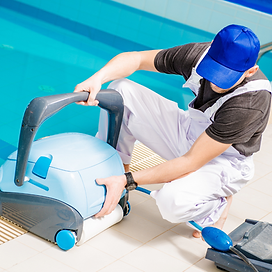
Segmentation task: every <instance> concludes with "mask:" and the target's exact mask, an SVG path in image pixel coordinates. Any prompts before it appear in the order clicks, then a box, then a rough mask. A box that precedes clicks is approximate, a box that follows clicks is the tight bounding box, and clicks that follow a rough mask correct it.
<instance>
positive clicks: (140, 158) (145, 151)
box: [130, 143, 166, 172]
mask: <svg viewBox="0 0 272 272" xmlns="http://www.w3.org/2000/svg"><path fill="white" fill-rule="evenodd" d="M165 161H166V160H164V159H163V158H161V157H160V156H159V155H158V154H156V153H155V152H153V151H152V150H151V149H149V148H147V147H146V146H145V145H143V144H142V143H139V144H136V145H135V147H134V149H133V153H132V159H131V164H130V171H131V172H134V171H138V170H142V169H146V168H149V167H152V166H155V165H158V164H161V163H163V162H165Z"/></svg>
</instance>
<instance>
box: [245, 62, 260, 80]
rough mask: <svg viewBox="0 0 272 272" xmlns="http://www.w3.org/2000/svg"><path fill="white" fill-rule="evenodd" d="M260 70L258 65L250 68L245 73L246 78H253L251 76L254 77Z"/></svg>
mask: <svg viewBox="0 0 272 272" xmlns="http://www.w3.org/2000/svg"><path fill="white" fill-rule="evenodd" d="M258 70H259V66H258V65H257V64H256V65H254V66H253V67H251V68H249V69H248V70H247V71H246V72H245V77H251V76H253V75H254V74H255V73H256V72H257V71H258Z"/></svg>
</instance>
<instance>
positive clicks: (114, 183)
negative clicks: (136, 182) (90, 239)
mask: <svg viewBox="0 0 272 272" xmlns="http://www.w3.org/2000/svg"><path fill="white" fill-rule="evenodd" d="M96 182H97V184H99V185H105V186H106V189H107V193H106V200H105V202H104V205H103V208H102V209H101V210H100V212H99V213H97V214H96V215H95V217H101V216H104V215H107V214H110V213H111V212H112V211H113V210H114V209H115V207H116V206H117V204H118V202H119V200H120V198H121V195H122V192H123V190H124V188H125V185H126V184H127V180H126V176H125V175H122V176H112V177H109V178H104V179H96Z"/></svg>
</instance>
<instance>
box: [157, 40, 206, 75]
mask: <svg viewBox="0 0 272 272" xmlns="http://www.w3.org/2000/svg"><path fill="white" fill-rule="evenodd" d="M209 46H210V43H209V42H207V43H189V44H185V45H181V46H176V47H173V48H170V49H164V50H161V51H159V53H158V54H157V55H156V57H155V60H154V65H155V67H156V69H157V70H158V71H159V72H162V73H166V74H177V75H182V76H183V77H184V78H185V80H187V79H188V78H189V77H190V75H191V72H192V68H193V67H194V66H195V65H196V63H197V61H198V60H199V58H200V57H201V55H202V54H203V53H204V51H205V50H206V49H207V48H208V47H209Z"/></svg>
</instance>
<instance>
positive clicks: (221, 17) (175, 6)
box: [0, 0, 272, 48]
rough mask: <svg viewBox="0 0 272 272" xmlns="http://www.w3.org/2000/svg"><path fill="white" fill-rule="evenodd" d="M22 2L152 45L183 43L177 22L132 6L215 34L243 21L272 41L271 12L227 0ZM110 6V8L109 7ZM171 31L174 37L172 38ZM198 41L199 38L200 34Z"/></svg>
mask: <svg viewBox="0 0 272 272" xmlns="http://www.w3.org/2000/svg"><path fill="white" fill-rule="evenodd" d="M2 1H4V0H2ZM0 2H1V0H0ZM18 2H22V3H25V4H28V5H31V6H34V7H37V8H39V9H41V10H45V11H48V12H50V13H53V14H58V15H59V16H62V17H65V18H69V19H70V20H71V21H76V22H79V23H82V24H85V25H91V26H93V27H96V28H97V29H101V30H104V31H108V32H109V33H111V34H113V35H117V36H119V37H122V38H126V39H129V40H131V41H134V42H137V43H144V44H145V45H147V46H149V47H152V48H164V47H168V46H169V45H170V44H171V39H175V42H177V41H178V42H180V43H182V40H181V41H180V40H179V37H180V33H179V32H178V30H177V28H178V26H175V25H174V24H173V25H171V26H170V27H169V26H168V25H167V27H164V24H163V23H161V25H160V26H159V27H158V25H157V23H156V18H155V17H154V18H152V17H149V18H144V19H143V20H141V19H142V16H141V13H140V12H139V13H135V12H131V13H130V12H129V8H130V7H132V8H135V9H138V10H139V11H143V12H148V13H150V14H153V15H155V16H161V17H163V18H165V19H170V20H172V21H173V22H177V23H182V24H185V25H188V26H190V27H194V28H197V29H199V30H203V31H206V32H209V33H211V34H215V33H217V32H218V31H219V30H220V29H221V28H223V27H224V26H226V25H228V24H231V23H236V24H242V25H246V26H248V27H250V28H251V29H252V30H253V31H254V32H255V33H256V34H257V35H258V37H259V39H260V41H261V44H264V43H267V42H271V41H272V15H271V14H268V13H264V12H260V11H257V10H253V9H250V8H247V7H243V6H240V5H237V4H234V3H230V2H227V1H223V0H168V1H166V0H137V1H135V0H115V1H109V0H54V1H53V0H18ZM114 3H115V5H114ZM118 3H120V4H124V5H126V6H127V7H128V10H127V11H126V12H125V13H124V12H123V11H122V10H121V9H120V8H119V6H118ZM109 5H110V6H111V7H110V9H108V8H107V7H108V6H109ZM166 32H167V33H168V34H167V35H165V33H166ZM169 32H170V33H172V37H173V38H169V36H170V35H169ZM169 39H170V41H169ZM195 41H198V40H197V36H196V37H195Z"/></svg>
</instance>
